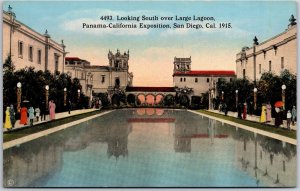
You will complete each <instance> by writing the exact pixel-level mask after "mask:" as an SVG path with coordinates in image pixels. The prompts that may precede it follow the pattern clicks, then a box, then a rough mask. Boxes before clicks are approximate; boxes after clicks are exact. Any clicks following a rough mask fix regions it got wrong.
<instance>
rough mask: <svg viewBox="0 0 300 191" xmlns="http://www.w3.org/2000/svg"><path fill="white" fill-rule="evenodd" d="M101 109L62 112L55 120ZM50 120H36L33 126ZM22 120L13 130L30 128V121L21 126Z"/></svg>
mask: <svg viewBox="0 0 300 191" xmlns="http://www.w3.org/2000/svg"><path fill="white" fill-rule="evenodd" d="M96 110H99V109H79V110H73V111H71V114H69V112H62V113H56V114H55V119H61V118H66V117H70V116H74V115H79V114H83V113H89V112H91V111H96ZM48 121H50V120H49V115H47V116H46V121H41V120H39V121H36V119H34V122H33V125H37V124H40V123H45V122H48ZM19 122H20V120H17V121H16V123H15V127H14V128H13V129H20V128H24V127H28V126H29V119H28V124H27V125H21V124H20V123H19ZM6 131H7V129H5V128H3V132H6Z"/></svg>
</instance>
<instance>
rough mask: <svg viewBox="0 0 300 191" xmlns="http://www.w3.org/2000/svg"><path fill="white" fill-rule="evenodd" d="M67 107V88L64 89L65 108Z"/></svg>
mask: <svg viewBox="0 0 300 191" xmlns="http://www.w3.org/2000/svg"><path fill="white" fill-rule="evenodd" d="M66 105H67V88H64V106H66Z"/></svg>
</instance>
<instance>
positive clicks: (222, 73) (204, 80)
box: [173, 57, 236, 96]
mask: <svg viewBox="0 0 300 191" xmlns="http://www.w3.org/2000/svg"><path fill="white" fill-rule="evenodd" d="M191 62H192V61H191V57H189V58H176V57H175V58H174V70H173V84H174V86H175V87H178V88H192V90H193V95H196V96H201V94H202V93H206V92H207V91H209V90H210V89H211V88H213V86H215V84H216V82H217V81H218V80H219V79H220V78H224V79H226V80H228V81H232V80H233V79H234V78H235V77H236V76H235V72H234V71H232V70H191Z"/></svg>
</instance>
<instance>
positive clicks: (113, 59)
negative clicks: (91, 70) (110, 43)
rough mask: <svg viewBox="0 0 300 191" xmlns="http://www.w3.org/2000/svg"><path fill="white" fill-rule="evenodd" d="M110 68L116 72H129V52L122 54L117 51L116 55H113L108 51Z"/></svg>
mask: <svg viewBox="0 0 300 191" xmlns="http://www.w3.org/2000/svg"><path fill="white" fill-rule="evenodd" d="M108 60H109V67H110V68H111V69H115V70H128V68H129V66H128V60H129V50H128V51H127V53H126V52H124V54H121V53H120V51H119V50H117V53H116V54H113V53H112V52H111V51H110V50H109V51H108Z"/></svg>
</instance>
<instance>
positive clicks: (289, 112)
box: [286, 110, 292, 130]
mask: <svg viewBox="0 0 300 191" xmlns="http://www.w3.org/2000/svg"><path fill="white" fill-rule="evenodd" d="M291 118H292V114H291V111H290V110H288V112H287V114H286V125H287V129H288V130H291V127H290V126H291Z"/></svg>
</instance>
